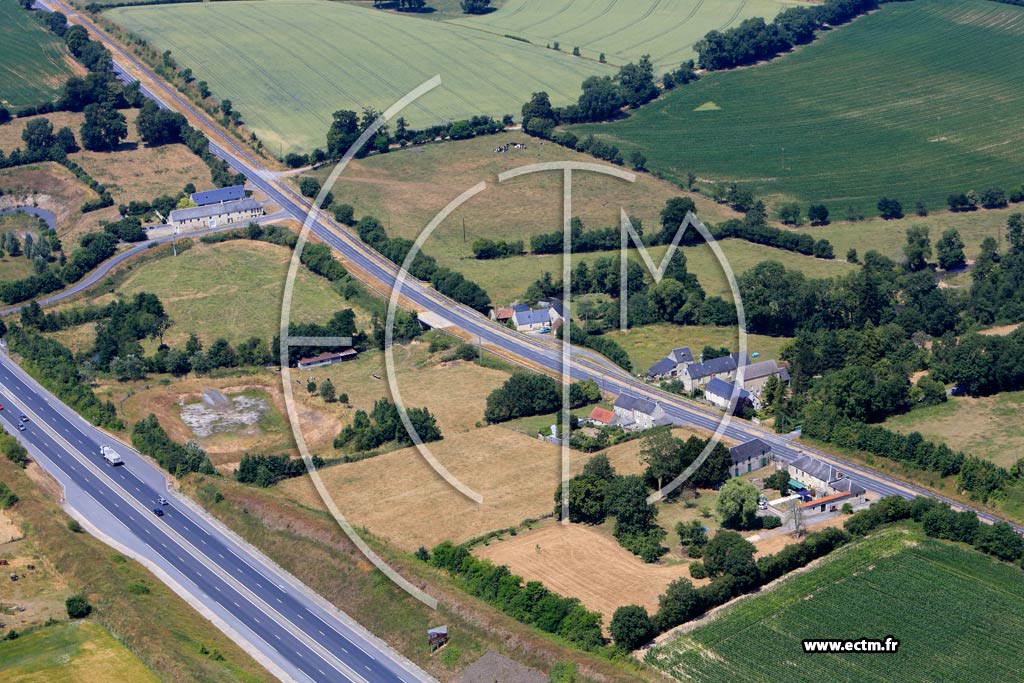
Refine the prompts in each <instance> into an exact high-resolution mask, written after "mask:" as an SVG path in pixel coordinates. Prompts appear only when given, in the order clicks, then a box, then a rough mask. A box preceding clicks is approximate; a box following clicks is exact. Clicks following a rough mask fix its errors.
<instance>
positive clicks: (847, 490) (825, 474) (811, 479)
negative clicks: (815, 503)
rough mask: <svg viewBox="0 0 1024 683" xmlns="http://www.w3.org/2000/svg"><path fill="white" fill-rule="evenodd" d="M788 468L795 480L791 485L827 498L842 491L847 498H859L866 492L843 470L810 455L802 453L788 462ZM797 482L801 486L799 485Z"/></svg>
mask: <svg viewBox="0 0 1024 683" xmlns="http://www.w3.org/2000/svg"><path fill="white" fill-rule="evenodd" d="M786 470H787V471H788V472H789V476H790V477H791V478H792V479H793V480H794V481H793V482H792V483H791V484H790V486H791V487H793V488H794V489H799V488H805V489H807V490H808V491H813V492H814V493H815V494H816V495H817V496H819V497H826V498H827V497H832V496H835V495H837V494H840V493H842V494H845V496H844V497H845V498H849V497H857V498H859V497H861V496H863V495H864V494H865V493H866V491H865V490H864V487H862V486H860V485H859V484H857V483H855V482H853V481H852V480H850V479H849V478H848V477H847V476H846V475H845V474H843V472H842V471H840V470H839V469H837V468H836V467H834V466H833V465H830V464H829V463H827V462H823V461H821V460H818V459H817V458H812V457H811V456H809V455H802V456H800V457H799V458H796V459H795V460H793V461H792V462H789V463H787V464H786ZM796 484H801V486H800V487H797V486H796Z"/></svg>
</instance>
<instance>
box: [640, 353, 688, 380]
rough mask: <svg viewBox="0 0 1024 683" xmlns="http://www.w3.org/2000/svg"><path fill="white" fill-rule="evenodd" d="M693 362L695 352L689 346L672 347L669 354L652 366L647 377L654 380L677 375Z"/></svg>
mask: <svg viewBox="0 0 1024 683" xmlns="http://www.w3.org/2000/svg"><path fill="white" fill-rule="evenodd" d="M692 362H693V353H692V352H691V351H690V347H689V346H683V347H682V348H678V349H672V350H671V351H669V353H668V355H667V356H665V357H664V358H662V359H661V360H659V361H658V362H657V363H655V364H654V365H652V366H651V368H650V370H648V371H647V379H648V380H651V381H653V380H660V379H667V378H669V377H677V376H678V375H679V372H680V371H681V370H682V369H683V368H684V367H685V366H687V365H689V364H690V363H692Z"/></svg>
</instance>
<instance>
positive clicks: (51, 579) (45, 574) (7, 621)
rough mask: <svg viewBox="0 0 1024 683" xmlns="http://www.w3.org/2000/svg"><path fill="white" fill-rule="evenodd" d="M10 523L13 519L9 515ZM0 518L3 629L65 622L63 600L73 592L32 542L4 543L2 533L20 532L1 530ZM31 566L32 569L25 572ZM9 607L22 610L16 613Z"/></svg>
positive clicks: (0, 587)
mask: <svg viewBox="0 0 1024 683" xmlns="http://www.w3.org/2000/svg"><path fill="white" fill-rule="evenodd" d="M6 517H7V519H8V520H10V521H20V520H15V519H14V518H12V517H11V516H10V515H7V516H6ZM2 521H3V520H2V519H0V533H2V534H4V535H3V536H0V558H3V559H5V560H7V562H8V565H7V566H6V567H4V568H3V574H2V578H3V582H2V583H0V605H3V607H4V609H3V610H0V623H2V624H3V628H14V629H19V630H23V629H26V628H31V627H33V626H41V625H42V624H43V623H45V622H46V620H47V619H50V618H53V619H66V618H67V611H66V610H65V609H64V600H65V599H66V598H67V597H68V596H69V595H70V594H71V593H72V592H73V591H72V590H70V589H69V588H68V584H67V581H66V580H65V579H64V577H62V576H61V575H60V574H59V573H58V572H57V571H56V570H55V569H54V568H53V565H52V564H51V563H50V562H49V560H47V559H46V558H45V557H42V556H41V555H40V554H39V552H38V550H37V548H36V547H35V545H34V544H33V542H32V539H27V540H16V541H13V542H11V541H8V540H7V539H8V538H9V537H8V536H7V535H6V534H8V533H17V534H18V536H17V537H18V538H19V539H20V538H21V531H20V529H18V530H16V531H7V530H5V529H3V524H2ZM29 565H32V566H33V567H35V569H29V568H28V566H29ZM8 574H17V575H18V577H19V578H18V580H17V581H9V580H8V578H7V575H8ZM12 607H24V608H25V611H24V612H18V611H15V610H13V609H11V608H12ZM2 660H3V654H2V652H0V661H2Z"/></svg>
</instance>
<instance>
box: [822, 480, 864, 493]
mask: <svg viewBox="0 0 1024 683" xmlns="http://www.w3.org/2000/svg"><path fill="white" fill-rule="evenodd" d="M829 485H830V486H831V487H832V488H834V489H835V490H836V491H846V492H847V493H851V494H853V495H855V496H863V495H864V494H865V493H867V491H866V490H865V489H864V487H863V486H861V485H860V484H856V483H854V481H853V480H852V479H850V478H849V477H844V478H842V479H840V480H838V481H833V482H829Z"/></svg>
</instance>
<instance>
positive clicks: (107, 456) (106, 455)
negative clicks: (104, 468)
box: [100, 446, 124, 467]
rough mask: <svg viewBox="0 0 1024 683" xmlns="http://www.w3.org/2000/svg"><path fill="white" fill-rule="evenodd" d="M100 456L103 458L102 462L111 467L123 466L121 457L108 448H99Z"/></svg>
mask: <svg viewBox="0 0 1024 683" xmlns="http://www.w3.org/2000/svg"><path fill="white" fill-rule="evenodd" d="M100 455H102V456H103V460H104V462H106V463H107V464H108V465H110V466H111V467H117V466H118V465H123V464H124V460H123V459H122V458H121V455H120V454H119V453H118V452H117V451H115V450H114V449H113V448H111V447H110V446H100Z"/></svg>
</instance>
